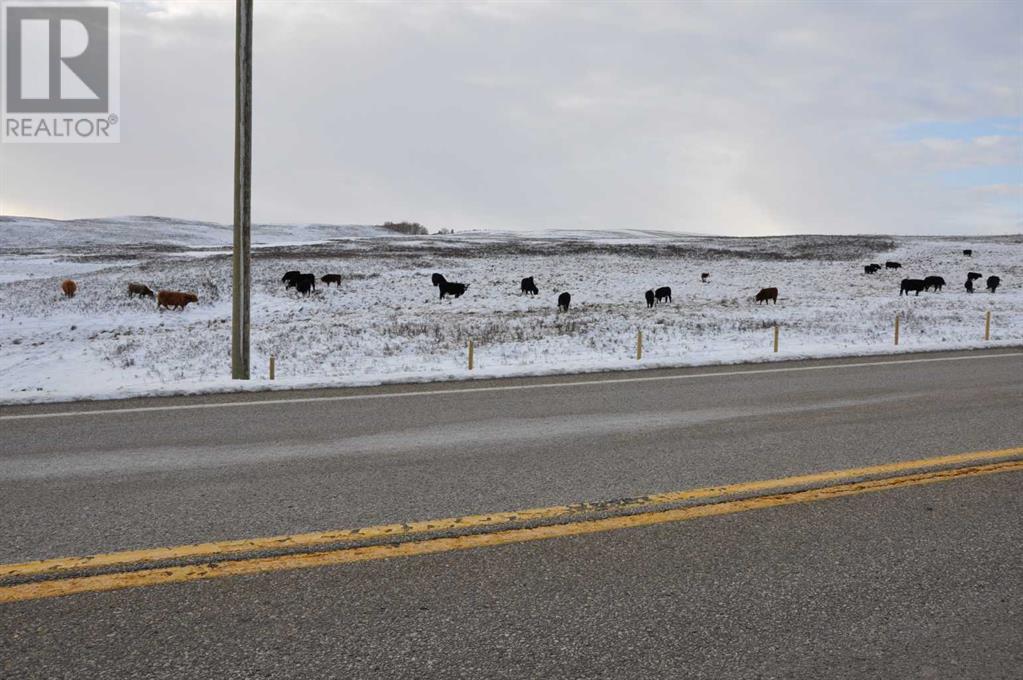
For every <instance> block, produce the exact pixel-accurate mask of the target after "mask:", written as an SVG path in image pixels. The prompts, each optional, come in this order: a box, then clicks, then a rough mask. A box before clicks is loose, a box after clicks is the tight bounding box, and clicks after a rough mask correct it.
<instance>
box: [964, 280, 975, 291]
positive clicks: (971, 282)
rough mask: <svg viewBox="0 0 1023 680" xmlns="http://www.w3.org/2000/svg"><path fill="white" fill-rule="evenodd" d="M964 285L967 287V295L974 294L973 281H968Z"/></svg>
mask: <svg viewBox="0 0 1023 680" xmlns="http://www.w3.org/2000/svg"><path fill="white" fill-rule="evenodd" d="M963 285H964V286H965V287H966V292H967V293H972V292H973V279H966V283H965V284H963Z"/></svg>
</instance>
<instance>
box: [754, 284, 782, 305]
mask: <svg viewBox="0 0 1023 680" xmlns="http://www.w3.org/2000/svg"><path fill="white" fill-rule="evenodd" d="M756 299H757V304H758V305H759V304H760V303H761V302H770V301H771V300H774V304H778V289H777V288H761V289H760V292H759V293H757V298H756Z"/></svg>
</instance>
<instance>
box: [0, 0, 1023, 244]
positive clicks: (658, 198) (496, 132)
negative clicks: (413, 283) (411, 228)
mask: <svg viewBox="0 0 1023 680" xmlns="http://www.w3.org/2000/svg"><path fill="white" fill-rule="evenodd" d="M255 1H256V7H257V9H256V16H255V27H254V35H255V42H254V44H255V58H254V93H255V94H254V113H253V119H254V142H253V158H254V161H253V219H254V220H255V221H260V222H332V223H379V222H382V221H385V220H403V219H408V220H415V221H419V222H422V223H424V224H426V225H427V226H429V227H431V228H432V229H438V228H441V227H453V228H457V229H463V228H530V227H566V228H614V227H652V228H664V229H674V230H683V231H695V232H709V233H722V234H736V235H746V234H749V235H758V234H771V233H801V232H814V233H849V232H856V233H867V232H888V233H1006V232H1019V231H1020V230H1021V229H1023V127H1021V112H1023V3H1016V2H983V1H977V0H974V1H970V2H941V1H940V0H928V1H925V2H897V3H896V2H891V3H881V4H869V3H863V2H838V1H835V2H821V3H796V2H786V3H762V2H756V3H743V2H716V3H695V2H677V3H670V2H649V3H641V2H628V3H625V2H603V3H582V2H567V1H565V2H528V3H527V2H500V3H490V2H486V3H483V2H481V3H473V2H458V3H456V2H446V3H435V4H424V3H420V2H417V3H414V4H413V3H411V2H409V3H355V2H329V1H326V0H324V1H318V2H313V1H307V2H301V1H298V2H296V1H289V2H272V1H269V0H255ZM121 30H122V35H121V53H122V57H121V100H122V106H121V110H122V116H121V142H120V143H119V144H105V145H86V144H79V145H54V144H48V145H44V144H38V145H27V144H20V145H10V144H6V145H3V146H2V147H0V156H2V157H0V212H2V213H4V214H9V215H10V214H16V215H17V214H20V215H36V216H45V217H59V218H70V217H96V216H108V215H126V214H153V215H168V216H175V217H185V218H198V219H208V220H215V221H219V222H230V220H231V214H232V185H231V182H232V167H233V166H232V153H233V127H232V125H233V118H232V116H233V106H234V90H233V68H234V62H233V49H234V45H233V39H234V2H233V0H229V1H228V2H219V1H217V0H203V1H201V2H183V1H178V0H172V1H168V2H124V3H123V5H122V11H121Z"/></svg>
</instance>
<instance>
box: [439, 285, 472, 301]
mask: <svg viewBox="0 0 1023 680" xmlns="http://www.w3.org/2000/svg"><path fill="white" fill-rule="evenodd" d="M438 287H439V288H440V299H441V300H443V299H444V296H445V295H450V296H452V297H456V298H457V297H462V295H464V294H465V290H466V289H467V288H468V287H469V284H468V283H455V282H453V281H441V282H440V285H439V286H438Z"/></svg>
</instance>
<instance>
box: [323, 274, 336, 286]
mask: <svg viewBox="0 0 1023 680" xmlns="http://www.w3.org/2000/svg"><path fill="white" fill-rule="evenodd" d="M320 281H323V283H324V285H326V286H327V287H328V288H329V287H330V284H332V283H336V284H337V287H338V288H340V287H341V275H340V274H324V275H323V276H321V277H320Z"/></svg>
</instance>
